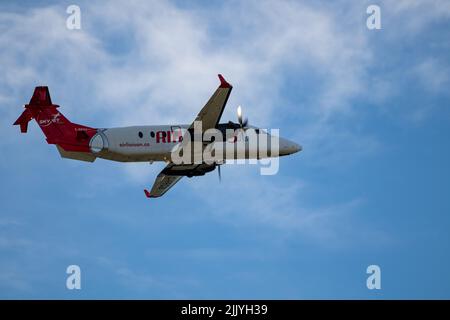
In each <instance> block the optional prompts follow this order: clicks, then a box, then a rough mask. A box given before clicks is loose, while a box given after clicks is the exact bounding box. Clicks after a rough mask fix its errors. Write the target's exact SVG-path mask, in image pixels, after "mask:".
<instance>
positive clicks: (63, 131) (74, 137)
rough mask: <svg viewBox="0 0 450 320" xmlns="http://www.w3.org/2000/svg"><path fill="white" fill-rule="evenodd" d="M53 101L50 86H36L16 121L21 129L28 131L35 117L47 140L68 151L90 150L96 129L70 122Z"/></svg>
mask: <svg viewBox="0 0 450 320" xmlns="http://www.w3.org/2000/svg"><path fill="white" fill-rule="evenodd" d="M57 108H59V106H58V105H56V104H53V103H52V99H51V98H50V92H49V90H48V87H36V88H35V89H34V93H33V96H32V97H31V100H30V103H29V104H26V105H25V111H24V112H23V113H22V114H21V115H20V117H19V118H18V119H17V120H16V122H14V125H20V131H21V132H23V133H25V132H27V128H28V122H29V121H30V120H31V119H35V120H36V122H37V124H38V125H39V127H40V128H41V129H42V131H43V132H44V134H45V136H46V138H47V142H48V143H50V144H58V145H60V146H61V147H62V148H63V149H64V150H66V151H81V152H88V151H89V140H90V138H91V137H92V136H93V135H94V134H95V133H96V132H97V130H96V129H93V128H89V127H85V126H82V125H79V124H75V123H72V122H70V121H69V120H68V119H67V118H66V117H64V115H63V114H62V113H60V112H59V111H58V110H56V109H57Z"/></svg>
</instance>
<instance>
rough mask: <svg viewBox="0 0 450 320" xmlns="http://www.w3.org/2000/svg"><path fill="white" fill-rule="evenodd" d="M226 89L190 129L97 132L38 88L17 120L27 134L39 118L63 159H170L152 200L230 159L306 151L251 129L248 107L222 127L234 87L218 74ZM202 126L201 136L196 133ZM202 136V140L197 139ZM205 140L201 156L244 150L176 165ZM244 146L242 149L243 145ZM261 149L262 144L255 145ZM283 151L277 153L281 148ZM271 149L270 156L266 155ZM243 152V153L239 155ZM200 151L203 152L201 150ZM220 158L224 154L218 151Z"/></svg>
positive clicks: (213, 98)
mask: <svg viewBox="0 0 450 320" xmlns="http://www.w3.org/2000/svg"><path fill="white" fill-rule="evenodd" d="M218 77H219V80H220V85H219V87H218V88H217V89H216V91H215V92H214V94H213V95H212V96H211V98H210V99H209V100H208V102H207V103H206V104H205V106H204V107H203V108H202V109H201V110H200V112H199V113H198V115H197V117H196V118H195V120H194V122H193V123H192V124H190V125H184V124H168V125H146V126H129V127H119V128H108V129H104V128H91V127H88V126H84V125H80V124H76V123H73V122H71V121H69V120H68V119H67V118H66V117H65V116H64V115H63V114H62V113H61V112H59V111H58V110H57V108H59V106H58V105H55V104H53V103H52V100H51V98H50V92H49V89H48V87H47V86H39V87H36V88H35V90H34V93H33V96H32V97H31V100H30V102H29V104H26V105H24V107H25V111H23V113H22V114H21V115H20V117H19V118H18V119H17V120H16V121H15V122H14V125H19V126H20V130H21V132H22V133H26V132H27V128H28V122H29V121H31V120H32V119H34V120H35V121H36V122H37V124H38V125H39V127H40V128H41V130H42V131H43V133H44V135H45V137H46V140H47V143H48V144H54V145H56V148H57V149H58V151H59V153H60V155H61V157H62V158H68V159H74V160H80V161H87V162H93V161H95V160H96V159H97V158H101V159H106V160H112V161H120V162H149V163H153V162H154V161H164V162H166V164H167V165H166V167H165V168H164V169H163V170H162V171H161V172H160V173H159V174H158V176H157V177H156V179H155V182H154V184H153V186H152V188H151V190H150V191H148V190H147V189H144V193H145V195H146V196H147V197H148V198H157V197H161V196H162V195H164V194H165V193H166V192H167V191H168V190H169V189H170V188H172V187H173V186H174V185H175V184H176V183H177V182H178V181H179V180H180V179H181V178H182V177H184V176H187V177H189V178H190V177H193V176H202V175H204V174H205V173H207V172H210V171H213V170H214V169H216V168H218V174H219V179H220V177H221V175H220V166H221V165H223V164H224V163H225V162H226V160H230V159H233V160H235V159H263V158H269V157H277V156H285V155H290V154H293V153H296V152H298V151H301V150H302V147H301V146H300V145H299V144H297V143H295V142H292V141H289V140H288V139H285V138H281V137H273V136H271V135H270V134H269V133H268V132H266V131H265V130H262V129H259V128H257V127H254V126H250V125H248V120H247V119H244V118H243V117H242V109H241V107H240V106H239V107H238V109H237V114H238V123H234V122H232V121H229V122H228V123H219V121H220V118H221V116H222V113H223V111H224V109H225V105H226V103H227V101H228V98H229V96H230V93H231V90H232V88H233V87H232V86H231V85H230V84H229V83H228V82H227V81H226V80H225V79H224V77H223V76H222V75H220V74H219V75H218ZM198 125H200V130H201V131H200V135H198V132H197V133H196V129H198ZM209 130H216V131H217V132H218V133H219V135H218V137H219V138H218V139H217V140H216V135H214V134H213V135H212V136H211V138H210V139H209V140H208V139H205V136H206V133H207V132H208V131H209ZM247 132H254V133H257V134H258V135H259V136H263V137H265V138H267V139H269V143H266V144H264V146H263V144H262V143H256V144H251V143H250V142H251V141H252V140H250V142H249V139H248V137H249V136H250V134H247ZM197 137H200V138H197ZM273 138H277V143H270V141H272V140H270V139H273ZM196 142H199V145H200V149H199V150H200V152H204V151H205V150H206V149H208V148H209V150H210V151H211V155H212V156H214V154H213V153H214V151H212V150H221V151H224V150H225V149H226V148H229V149H231V150H234V151H236V150H237V149H239V150H240V151H241V152H232V153H229V152H225V151H224V152H222V153H220V156H218V157H215V158H214V157H210V158H208V159H209V160H210V161H207V160H208V159H207V158H204V159H200V161H192V160H188V161H186V162H176V161H174V160H173V159H174V156H173V155H174V152H175V151H177V152H178V154H181V155H182V154H183V151H184V150H187V152H186V155H188V154H189V155H193V156H194V159H195V154H194V153H195V152H196V151H195V148H194V151H191V150H190V149H189V150H188V149H187V145H188V144H189V143H192V144H194V145H195V143H196ZM238 145H239V146H238ZM255 145H256V146H255ZM275 148H277V150H275ZM262 149H265V150H264V151H265V153H263V152H261V151H263V150H262ZM239 150H238V151H239ZM197 153H198V152H197ZM218 154H219V152H218Z"/></svg>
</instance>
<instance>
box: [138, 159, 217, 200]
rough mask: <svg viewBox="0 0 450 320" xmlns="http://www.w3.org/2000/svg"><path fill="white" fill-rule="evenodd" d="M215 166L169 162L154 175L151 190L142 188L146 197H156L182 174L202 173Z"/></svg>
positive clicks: (181, 176)
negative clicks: (154, 178)
mask: <svg viewBox="0 0 450 320" xmlns="http://www.w3.org/2000/svg"><path fill="white" fill-rule="evenodd" d="M215 168H216V165H215V164H212V165H211V164H206V163H201V164H178V165H177V164H173V163H169V164H168V165H167V166H166V167H165V168H164V169H163V170H162V171H161V172H160V173H159V174H158V176H157V177H156V180H155V182H154V183H153V187H152V190H150V192H149V191H147V190H144V192H145V195H146V196H147V198H158V197H161V196H162V195H163V194H165V193H166V192H167V191H168V190H169V189H170V188H172V187H173V186H174V185H175V184H176V183H177V182H178V181H179V180H180V179H181V178H183V177H184V176H189V177H192V176H199V175H204V174H205V173H207V172H210V171H212V170H214V169H215Z"/></svg>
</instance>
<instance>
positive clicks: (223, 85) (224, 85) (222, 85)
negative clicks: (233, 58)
mask: <svg viewBox="0 0 450 320" xmlns="http://www.w3.org/2000/svg"><path fill="white" fill-rule="evenodd" d="M218 76H219V80H220V87H219V88H231V84H229V83H228V82H227V81H226V80H225V78H224V77H223V76H222V75H221V74H218Z"/></svg>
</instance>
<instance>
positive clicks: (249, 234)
mask: <svg viewBox="0 0 450 320" xmlns="http://www.w3.org/2000/svg"><path fill="white" fill-rule="evenodd" d="M69 4H72V2H56V1H54V2H53V1H50V2H46V1H36V2H35V1H33V2H31V1H30V2H24V3H22V4H21V5H20V6H19V5H18V4H16V3H14V2H10V3H8V2H2V3H1V4H0V8H1V10H0V72H1V74H2V77H0V113H1V117H0V121H1V126H0V129H1V134H2V139H1V141H0V146H1V151H2V157H1V158H0V173H1V177H2V179H1V181H2V182H1V184H0V186H1V190H0V197H1V198H0V199H1V210H0V298H27V299H28V298H63V299H78V298H127V299H131V298H149V299H162V298H164V299H171V298H173V299H180V298H205V299H221V298H256V299H258V298H266V299H270V298H273V299H282V298H285V299H303V298H326V299H328V298H336V299H344V298H368V299H378V298H387V299H392V298H395V299H396V298H447V299H448V298H450V274H449V273H448V270H449V268H450V233H449V232H448V230H449V228H450V197H449V191H450V169H449V163H450V150H449V148H448V138H449V137H450V110H449V102H450V94H449V90H448V88H449V84H450V78H449V77H450V76H449V74H450V73H449V71H450V62H449V59H448V57H449V56H450V55H449V51H450V50H449V49H450V42H449V40H448V39H449V36H450V28H449V25H450V20H449V17H450V4H449V2H448V1H439V0H436V1H421V0H414V1H413V0H411V1H393V0H392V1H335V2H333V3H332V4H331V3H330V2H329V1H302V2H301V1H286V2H284V1H246V2H242V1H228V2H211V3H210V4H208V6H206V7H205V6H204V4H203V3H202V2H198V3H197V2H195V1H192V2H187V3H186V2H165V1H158V2H147V1H124V2H121V1H116V2H114V3H111V2H95V3H92V2H89V1H77V2H76V3H75V4H77V5H79V6H80V8H81V17H82V29H81V30H74V31H71V30H68V29H66V27H65V23H66V18H67V16H68V15H67V14H66V8H67V6H68V5H69ZM370 4H377V5H379V6H380V8H381V19H382V29H381V30H372V31H370V30H368V29H367V28H366V18H367V16H368V15H367V14H366V8H367V6H368V5H370ZM217 73H222V74H224V76H225V77H226V79H227V80H228V81H229V82H230V83H232V84H233V85H234V89H233V93H232V96H231V97H230V100H229V102H228V106H227V109H226V111H225V113H224V115H223V121H224V122H225V121H228V120H235V112H236V107H237V105H242V106H243V108H244V111H245V113H246V115H247V116H248V117H249V119H250V122H251V124H253V125H256V126H260V127H263V128H279V129H280V134H281V135H282V136H285V137H287V138H290V139H292V140H294V141H296V142H298V143H300V144H302V145H303V148H304V150H303V151H302V152H301V153H299V154H295V155H293V156H291V157H285V158H282V159H281V160H280V171H279V173H278V174H277V175H274V176H261V175H259V168H258V167H257V166H254V165H253V166H232V165H230V166H224V167H223V168H222V183H220V184H219V183H218V178H217V174H216V172H213V173H210V174H208V175H206V176H205V177H202V178H192V179H183V180H181V181H180V182H179V183H178V184H177V185H176V186H175V187H174V188H173V189H172V190H171V191H170V192H169V193H167V194H166V195H165V196H164V197H163V198H160V199H157V200H149V199H147V198H145V196H144V193H143V191H142V190H143V189H144V188H148V187H149V186H151V184H152V183H153V181H154V178H155V176H156V174H157V173H158V172H159V171H160V170H161V169H162V167H163V164H157V163H155V164H153V165H149V164H145V163H144V164H121V163H113V162H107V161H104V160H97V161H96V162H95V163H93V164H87V163H81V162H75V161H71V160H66V159H61V158H60V157H59V154H58V152H57V150H56V149H55V147H54V146H50V145H47V144H46V142H45V140H44V137H43V134H42V133H41V131H40V130H39V128H37V126H36V124H34V123H33V124H30V127H29V132H28V133H27V134H26V135H23V134H20V132H19V129H18V128H17V127H13V126H12V125H11V124H12V123H13V122H14V121H15V120H16V118H17V117H18V116H19V114H20V113H21V112H22V105H23V104H24V103H27V102H28V101H29V98H30V96H31V94H32V91H33V88H34V87H35V86H36V85H48V86H49V87H50V92H51V95H52V99H53V101H54V103H57V104H60V105H61V109H60V111H61V112H62V113H64V115H65V116H66V117H68V118H69V119H70V120H72V121H74V122H77V123H82V124H85V125H90V126H95V127H112V126H122V125H131V124H164V123H189V122H191V121H192V120H193V119H194V117H195V115H196V113H197V112H198V110H199V109H200V108H201V107H202V106H203V104H204V103H205V102H206V100H207V99H208V98H209V96H210V95H211V93H212V92H213V91H214V89H215V88H216V87H217V85H218V79H217V77H216V75H217ZM71 264H77V265H79V266H80V268H81V272H82V289H81V290H79V291H77V290H74V291H69V290H67V289H66V287H65V281H66V276H67V275H66V273H65V270H66V268H67V266H68V265H71ZM371 264H377V265H379V266H380V267H381V272H382V280H381V281H382V289H381V290H379V291H377V290H368V289H367V287H366V278H367V276H368V275H367V274H366V268H367V266H369V265H371Z"/></svg>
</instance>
